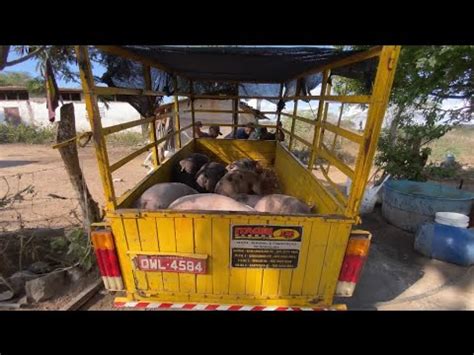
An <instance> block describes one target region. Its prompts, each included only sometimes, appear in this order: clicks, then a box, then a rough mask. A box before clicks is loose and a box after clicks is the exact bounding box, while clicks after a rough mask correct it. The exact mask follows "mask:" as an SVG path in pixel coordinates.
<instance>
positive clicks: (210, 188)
mask: <svg viewBox="0 0 474 355" xmlns="http://www.w3.org/2000/svg"><path fill="white" fill-rule="evenodd" d="M225 173H226V170H225V167H224V165H222V164H219V163H216V162H210V163H207V164H204V165H203V166H202V167H201V169H200V170H199V171H198V173H197V174H196V176H197V178H196V183H197V185H198V186H199V187H200V191H201V192H214V191H215V188H216V184H217V183H218V181H219V180H220V179H222V177H223V176H224V175H225Z"/></svg>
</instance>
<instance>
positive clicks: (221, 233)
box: [212, 217, 230, 295]
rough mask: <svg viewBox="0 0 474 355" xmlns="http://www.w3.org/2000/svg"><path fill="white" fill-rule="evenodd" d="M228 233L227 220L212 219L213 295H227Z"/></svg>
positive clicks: (228, 224) (228, 269)
mask: <svg viewBox="0 0 474 355" xmlns="http://www.w3.org/2000/svg"><path fill="white" fill-rule="evenodd" d="M229 233H230V223H229V219H227V218H224V217H213V218H212V263H213V273H212V275H213V277H212V282H213V290H214V294H215V295H224V294H228V293H229V271H230V261H229V249H230V245H229Z"/></svg>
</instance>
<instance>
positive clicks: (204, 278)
mask: <svg viewBox="0 0 474 355" xmlns="http://www.w3.org/2000/svg"><path fill="white" fill-rule="evenodd" d="M194 245H195V250H196V253H198V254H206V255H209V258H208V262H207V274H206V275H197V276H196V292H197V293H202V294H211V293H212V275H213V272H214V269H213V265H212V260H213V259H211V258H210V256H211V255H213V254H212V220H211V218H194Z"/></svg>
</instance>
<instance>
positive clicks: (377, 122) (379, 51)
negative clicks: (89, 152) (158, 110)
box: [76, 46, 400, 218]
mask: <svg viewBox="0 0 474 355" xmlns="http://www.w3.org/2000/svg"><path fill="white" fill-rule="evenodd" d="M97 48H99V49H100V50H102V51H105V52H107V53H109V54H113V55H118V56H122V57H125V58H127V59H130V60H135V61H139V62H141V63H142V64H143V65H144V78H145V84H146V88H145V90H140V89H126V88H104V87H97V86H95V85H94V80H93V76H92V70H91V64H90V59H89V52H88V49H87V47H86V46H76V55H77V59H78V64H79V72H80V76H81V82H82V88H83V92H84V98H85V101H86V108H87V113H88V117H89V121H90V124H91V129H92V133H91V134H92V138H93V141H94V145H95V148H96V154H97V159H98V165H99V173H100V176H101V180H102V184H103V188H104V192H105V196H106V201H107V204H106V207H107V209H108V210H111V211H113V210H115V209H116V207H117V199H116V196H115V191H114V186H113V181H112V176H111V173H112V172H113V171H115V170H117V169H118V168H120V167H122V166H123V165H125V164H126V163H127V162H129V161H130V160H132V159H134V158H135V157H137V156H138V155H140V154H141V153H143V152H145V151H147V150H148V149H153V150H152V153H153V162H154V166H155V167H158V166H159V164H160V162H159V157H158V151H157V146H158V144H160V143H161V142H163V141H165V140H166V139H168V138H169V137H170V136H173V135H177V145H178V148H181V132H182V131H184V130H186V129H189V128H191V127H193V139H195V134H194V132H195V131H194V121H195V120H194V116H195V112H211V111H212V112H221V113H232V114H233V115H234V117H235V116H236V115H238V114H239V113H247V112H245V111H240V110H239V108H238V105H235V102H238V100H240V99H247V98H252V99H253V98H255V99H259V98H261V99H281V98H282V95H283V86H284V83H280V84H281V88H280V94H279V96H278V97H273V96H239V95H229V96H225V95H194V93H193V90H192V89H191V91H190V93H178V92H176V93H175V94H174V104H173V105H174V113H173V115H174V117H175V120H176V121H175V122H176V123H175V128H176V129H175V131H174V132H172V133H171V134H168V135H167V136H165V137H163V138H161V139H157V137H156V133H155V134H154V133H153V132H156V130H155V129H154V128H155V123H156V120H158V119H160V118H162V117H164V116H169V115H170V114H167V115H166V114H161V115H156V116H153V117H148V118H145V119H141V120H136V121H132V122H127V123H123V124H119V125H114V126H110V127H106V128H103V127H102V125H101V118H100V114H99V108H98V105H97V96H100V95H117V94H120V95H145V96H164V95H165V94H164V93H162V92H159V91H153V90H151V89H152V88H151V81H150V68H151V67H156V68H159V69H161V70H165V71H167V72H170V71H169V70H167V68H166V67H164V66H163V65H161V64H160V63H157V62H155V61H152V60H149V59H147V58H145V57H142V56H139V55H137V54H135V53H132V52H130V51H127V50H126V49H123V48H120V47H117V46H97ZM399 53H400V46H383V47H382V46H378V47H374V48H372V49H370V50H368V51H365V52H361V53H356V54H354V55H351V56H349V57H346V58H343V59H340V60H337V61H334V62H332V63H327V64H325V65H323V66H318V67H316V68H312V69H310V70H308V71H307V72H304V73H300V74H299V75H298V76H297V77H295V78H294V79H297V80H298V84H297V87H299V86H300V85H301V78H303V77H304V76H306V75H309V74H314V73H318V72H322V73H323V81H322V84H321V93H320V95H314V96H299V95H298V93H299V91H298V90H297V91H296V93H295V95H293V96H291V97H286V99H293V100H294V110H293V114H292V115H291V114H288V113H285V112H278V111H275V112H273V111H266V112H265V113H271V114H275V115H277V117H278V118H277V122H280V118H281V115H283V116H286V117H291V118H292V122H291V124H292V125H291V131H288V130H285V129H283V128H279V127H278V125H277V126H265V127H276V128H278V129H281V130H282V131H283V132H284V133H286V134H287V135H289V149H290V151H291V148H292V146H293V143H294V141H295V140H297V141H299V142H301V143H303V144H304V145H306V146H308V147H309V148H310V149H311V157H310V161H309V164H308V166H307V169H308V170H310V171H311V172H312V171H313V169H312V167H313V166H314V163H315V162H316V160H317V158H318V157H321V158H324V159H326V160H327V161H328V163H329V164H328V167H327V168H326V169H324V168H323V167H321V168H322V169H321V171H322V173H323V175H324V176H325V178H326V180H327V181H328V183H329V184H330V185H331V186H333V187H335V186H337V185H336V184H335V183H334V182H333V181H332V180H331V179H330V177H329V175H328V170H329V166H335V167H337V168H338V169H339V170H340V171H342V172H343V173H344V174H346V175H347V176H348V177H349V178H351V179H352V180H353V183H352V189H351V192H350V195H349V197H348V198H347V199H346V197H345V196H343V195H342V194H341V193H339V192H338V191H337V188H336V192H335V194H332V196H333V197H334V199H336V200H337V201H338V202H339V203H342V204H343V205H344V206H345V213H344V215H345V216H346V217H351V218H353V217H356V216H357V215H358V209H359V205H360V203H361V200H362V197H363V194H364V190H365V185H366V182H367V179H368V175H369V172H370V169H371V165H372V161H373V158H374V155H375V150H376V146H377V141H378V138H379V135H380V129H381V126H382V121H383V117H384V114H385V110H386V107H387V105H388V100H389V94H390V90H391V86H392V83H393V79H394V74H395V68H396V63H397V60H398V56H399ZM375 57H379V63H378V66H377V74H376V77H375V81H374V84H373V89H372V94H371V95H358V96H355V95H353V96H345V95H331V86H330V83H329V77H330V72H331V69H334V68H338V67H341V66H345V65H350V64H353V63H357V62H361V61H364V60H368V59H371V58H375ZM173 74H176V75H180V74H179V73H173ZM183 77H184V78H186V77H185V76H183ZM188 79H189V78H188ZM189 80H190V79H189ZM190 81H191V88H192V85H193V82H192V80H190ZM178 96H184V97H188V98H190V99H191V114H192V124H191V125H189V126H187V127H183V128H181V127H180V116H179V114H180V111H179V101H178ZM194 99H217V100H222V99H224V100H233V102H234V105H233V109H232V110H196V109H194V102H193V101H194ZM300 99H314V100H319V105H318V112H317V117H316V120H310V119H307V118H305V117H300V116H298V115H297V113H298V109H297V107H298V100H300ZM329 102H340V103H342V104H345V103H363V104H367V105H368V106H369V109H368V116H367V123H366V126H365V129H364V134H363V135H360V134H357V133H354V132H351V131H349V130H347V129H344V128H342V127H340V119H341V117H339V122H338V124H337V125H334V124H331V123H329V122H326V117H327V112H328V104H329ZM341 115H342V111H341ZM234 120H235V119H234ZM296 120H300V121H303V122H305V123H308V124H311V125H313V126H314V135H313V141H312V142H308V141H306V140H305V139H303V138H301V137H298V136H297V135H295V133H294V130H295V123H296ZM145 123H149V124H150V125H151V126H152V131H153V132H150V141H151V142H150V143H149V144H147V145H146V146H144V147H142V148H140V149H139V150H137V151H135V152H133V153H132V154H130V155H128V156H126V157H124V158H122V159H121V160H119V161H117V162H115V163H114V164H112V165H110V164H109V160H108V154H107V147H106V141H105V136H106V135H108V134H112V133H116V132H119V131H121V130H124V129H127V128H131V127H134V126H136V125H141V124H145ZM216 124H219V125H221V126H232V127H234V128H235V127H241V126H243V125H239V124H235V122H234V123H233V124H220V123H217V122H216ZM325 130H328V131H330V132H332V133H334V135H335V138H334V139H337V137H338V136H341V137H343V138H345V139H348V140H350V141H352V142H355V143H357V144H358V145H359V147H360V149H359V153H358V156H357V159H356V164H355V169H352V168H350V167H349V166H347V165H346V164H345V163H343V162H342V161H341V160H339V159H338V158H337V157H336V156H334V155H333V154H332V150H333V149H334V144H333V145H332V147H331V149H329V148H328V147H326V146H325V145H324V144H323V137H324V132H325ZM278 144H279V143H278ZM323 188H324V187H323ZM326 190H327V189H326ZM328 192H329V191H328Z"/></svg>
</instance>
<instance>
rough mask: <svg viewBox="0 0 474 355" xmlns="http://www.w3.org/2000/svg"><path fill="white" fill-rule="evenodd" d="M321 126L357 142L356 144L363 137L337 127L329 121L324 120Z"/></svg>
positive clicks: (360, 142)
mask: <svg viewBox="0 0 474 355" xmlns="http://www.w3.org/2000/svg"><path fill="white" fill-rule="evenodd" d="M323 128H324V129H327V130H328V131H330V132H333V133H335V134H336V135H339V136H341V137H344V138H347V139H349V140H350V141H352V142H354V143H357V144H362V143H363V142H364V137H363V136H361V135H360V134H357V133H354V132H351V131H349V130H347V129H345V128H342V127H338V126H336V125H334V124H332V123H330V122H325V123H324V124H323Z"/></svg>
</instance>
